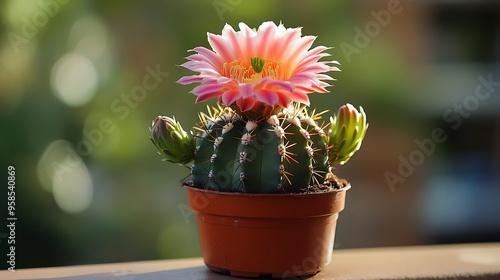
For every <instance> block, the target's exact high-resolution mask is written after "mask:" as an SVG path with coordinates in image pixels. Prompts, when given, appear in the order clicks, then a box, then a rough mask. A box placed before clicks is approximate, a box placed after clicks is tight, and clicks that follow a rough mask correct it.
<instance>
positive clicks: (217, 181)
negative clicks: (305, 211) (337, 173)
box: [164, 104, 367, 193]
mask: <svg viewBox="0 0 500 280" xmlns="http://www.w3.org/2000/svg"><path fill="white" fill-rule="evenodd" d="M346 106H347V107H346ZM347 109H348V110H347ZM323 113H324V112H323ZM323 113H319V114H316V113H314V112H313V113H311V114H309V113H308V112H307V110H306V107H305V106H302V107H299V105H294V106H290V107H288V108H286V109H283V110H281V111H280V112H278V113H277V114H273V115H271V116H269V117H268V118H265V119H259V120H255V119H249V118H248V117H246V116H245V115H240V114H238V113H237V112H235V111H233V110H232V109H231V108H230V107H221V106H219V107H218V108H212V109H210V108H209V110H208V114H203V113H202V114H200V123H199V124H198V125H197V126H196V127H195V129H196V131H197V132H198V133H197V134H196V135H193V136H192V137H193V140H194V142H195V149H194V150H193V154H192V156H186V155H185V154H182V155H175V154H176V151H164V153H165V154H168V155H170V158H172V157H173V158H182V159H188V158H192V159H193V164H192V166H191V175H192V180H193V185H194V187H197V188H203V189H209V190H217V191H225V192H246V193H300V192H305V191H307V188H308V187H310V186H316V187H321V188H324V187H327V188H333V187H335V185H334V184H331V182H332V181H331V180H330V179H331V178H332V176H333V177H334V175H333V174H332V168H331V165H332V164H334V163H337V164H342V163H344V162H346V161H347V160H348V159H349V158H350V157H351V156H352V155H353V154H354V152H355V151H356V150H357V148H359V145H361V140H362V138H363V136H364V133H365V132H366V128H367V125H366V124H365V122H364V120H365V115H364V111H363V110H362V108H361V113H359V112H358V111H357V110H356V109H355V108H354V107H352V105H350V104H348V105H345V106H343V107H341V108H340V110H339V113H338V116H337V117H335V118H334V119H332V122H331V123H329V124H328V125H326V126H325V127H329V131H328V132H327V133H325V131H324V127H322V126H320V125H318V121H320V120H321V115H322V114H323ZM347 113H349V114H348V116H350V117H348V116H347ZM360 124H363V125H360ZM353 126H354V127H353ZM178 127H180V124H179V125H178ZM352 137H354V139H351V138H352ZM337 145H339V146H337ZM181 146H182V145H181ZM181 151H182V152H183V153H184V152H185V150H181ZM172 154H173V155H172Z"/></svg>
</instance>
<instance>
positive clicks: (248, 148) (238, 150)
mask: <svg viewBox="0 0 500 280" xmlns="http://www.w3.org/2000/svg"><path fill="white" fill-rule="evenodd" d="M239 27H240V31H235V30H234V29H233V28H232V27H231V26H229V25H226V26H225V27H224V29H223V30H222V35H215V34H211V33H208V41H209V43H210V45H211V46H212V49H213V50H209V49H207V48H204V47H197V48H194V49H193V50H192V51H193V52H194V54H192V55H190V56H188V57H187V60H188V61H187V62H186V63H184V64H183V65H182V66H183V67H185V68H187V69H190V70H192V71H195V72H198V74H197V75H193V76H186V77H182V78H181V79H180V80H179V81H178V82H179V83H180V84H190V83H200V85H198V86H197V87H195V88H194V89H193V90H192V93H194V94H195V95H196V96H197V99H196V101H197V102H201V101H205V100H207V99H210V98H214V97H217V98H218V104H217V106H215V107H212V108H210V107H209V108H208V111H207V112H206V113H200V114H199V118H200V122H199V123H198V124H197V125H196V126H195V127H194V132H190V133H188V132H186V131H185V130H184V129H183V128H182V126H181V124H180V123H179V122H177V121H176V120H175V118H170V117H165V116H159V117H157V118H156V119H155V120H154V121H153V126H152V129H151V140H152V141H153V143H154V144H155V145H156V147H157V148H158V149H159V151H160V154H161V155H162V156H163V157H164V159H165V160H166V161H170V162H173V163H179V164H183V165H187V166H188V167H189V168H190V170H191V174H190V179H189V180H185V181H184V182H183V185H184V186H185V188H186V190H187V193H188V203H189V205H190V207H191V208H192V209H193V210H194V211H195V212H196V214H197V221H198V230H199V237H200V243H201V249H202V254H203V259H204V261H205V264H206V265H207V266H208V267H209V268H210V269H212V270H214V271H218V272H223V273H227V274H230V275H235V276H247V277H260V276H273V277H282V278H286V277H295V276H300V275H310V274H314V273H317V272H318V271H320V270H321V269H323V268H324V267H325V265H327V264H328V263H329V262H330V258H331V253H332V249H333V241H334V236H335V226H336V221H337V217H338V213H339V212H340V211H341V210H342V209H343V208H344V202H345V193H346V190H348V189H349V188H350V184H349V183H348V182H347V181H346V180H344V179H339V178H338V177H337V176H336V175H335V174H334V173H333V169H332V168H333V166H334V165H335V164H338V165H342V164H344V163H346V162H347V161H348V160H349V158H350V157H351V156H352V155H353V154H354V153H355V152H356V151H357V150H358V149H359V147H360V146H361V142H362V140H363V138H364V136H365V132H366V129H367V128H368V125H367V123H366V116H365V113H364V111H363V109H362V108H361V107H360V109H359V111H358V110H357V109H356V108H355V107H354V106H352V105H350V104H346V105H343V106H341V107H340V109H339V110H338V113H337V114H336V115H335V116H334V117H333V118H332V117H331V118H330V119H329V121H328V122H325V121H322V115H323V114H324V113H325V112H320V113H316V112H315V110H312V111H310V110H309V109H308V106H309V98H308V94H309V93H312V92H319V93H325V92H327V90H326V87H327V86H329V84H328V83H327V82H325V81H327V80H334V79H333V78H331V77H330V76H328V75H326V74H325V73H327V72H333V71H339V69H338V67H336V66H337V65H338V62H336V61H322V60H321V58H323V57H326V56H328V54H327V53H325V52H324V51H326V50H327V49H328V48H326V47H323V46H319V47H315V48H312V49H310V48H311V46H312V44H313V42H314V40H315V37H313V36H302V35H301V29H300V28H285V27H284V26H283V25H282V24H279V25H276V24H275V23H273V22H264V23H262V24H261V25H260V27H259V28H258V30H255V29H251V28H249V27H248V26H247V25H245V24H243V23H240V25H239Z"/></svg>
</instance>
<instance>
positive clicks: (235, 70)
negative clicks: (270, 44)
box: [221, 59, 287, 83]
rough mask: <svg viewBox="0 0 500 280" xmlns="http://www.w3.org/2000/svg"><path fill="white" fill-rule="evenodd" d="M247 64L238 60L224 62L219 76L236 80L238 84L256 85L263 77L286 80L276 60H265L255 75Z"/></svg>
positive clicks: (282, 68) (282, 69)
mask: <svg viewBox="0 0 500 280" xmlns="http://www.w3.org/2000/svg"><path fill="white" fill-rule="evenodd" d="M249 62H250V61H248V62H243V61H242V60H240V59H236V60H233V61H231V62H225V63H224V64H223V65H222V71H221V75H222V76H225V77H228V78H232V79H236V80H238V81H239V82H240V83H257V82H258V81H260V80H261V79H262V78H263V77H271V78H273V79H276V80H285V79H286V78H287V77H285V73H284V72H285V71H284V67H283V65H282V64H281V62H279V61H278V60H276V59H266V60H265V64H264V66H263V67H262V71H261V72H260V73H257V72H256V71H255V70H254V68H253V67H252V65H251V64H250V63H249Z"/></svg>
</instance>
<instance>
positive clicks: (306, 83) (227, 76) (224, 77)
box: [178, 22, 339, 113]
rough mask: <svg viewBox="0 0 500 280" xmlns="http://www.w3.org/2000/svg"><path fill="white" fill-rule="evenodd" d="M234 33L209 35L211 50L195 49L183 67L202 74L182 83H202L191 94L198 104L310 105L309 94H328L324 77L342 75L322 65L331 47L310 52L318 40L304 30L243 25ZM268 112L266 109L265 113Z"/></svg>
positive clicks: (269, 24) (326, 63)
mask: <svg viewBox="0 0 500 280" xmlns="http://www.w3.org/2000/svg"><path fill="white" fill-rule="evenodd" d="M239 27H240V31H235V30H234V29H233V28H232V27H231V26H230V25H228V24H226V26H225V27H224V29H223V30H222V35H216V34H212V33H208V42H209V44H210V46H211V47H212V50H209V49H207V48H204V47H196V48H194V49H193V50H192V51H194V52H196V53H195V54H192V55H190V56H188V57H187V60H188V61H187V62H185V63H184V64H182V65H181V66H183V67H185V68H187V69H189V70H192V71H194V72H199V74H198V75H193V76H185V77H182V78H181V79H179V81H178V83H180V84H183V85H185V84H191V83H200V85H198V86H196V87H195V88H194V89H193V90H192V93H194V94H195V95H196V96H197V99H196V102H201V101H205V100H207V99H210V98H213V97H218V101H219V103H222V104H223V105H225V106H231V107H232V108H234V109H236V110H237V111H239V112H247V111H255V110H258V111H260V112H261V113H262V112H265V113H270V112H271V111H273V110H275V109H278V108H286V107H288V106H289V105H290V102H297V103H302V104H305V105H309V97H308V95H307V94H309V93H312V92H319V93H325V92H328V91H327V90H326V87H327V86H329V84H328V83H327V82H325V80H334V79H333V78H331V77H330V76H328V75H326V74H324V73H326V72H330V71H339V69H338V68H337V67H335V66H331V65H338V64H339V63H338V62H337V61H319V60H320V59H321V58H323V57H326V56H329V54H328V53H325V52H324V51H325V50H327V49H328V48H327V47H324V46H318V47H315V48H313V49H310V48H311V46H312V44H313V42H314V40H315V39H316V37H315V36H302V33H301V28H285V27H284V26H283V24H281V23H280V25H276V24H275V23H274V22H264V23H262V24H261V25H260V26H259V28H258V30H255V29H251V28H249V27H248V26H247V25H246V24H244V23H240V24H239ZM262 108H264V110H262Z"/></svg>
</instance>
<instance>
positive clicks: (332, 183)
mask: <svg viewBox="0 0 500 280" xmlns="http://www.w3.org/2000/svg"><path fill="white" fill-rule="evenodd" d="M325 182H326V183H327V184H318V185H313V186H311V185H309V186H307V187H306V188H302V189H300V192H299V193H327V192H332V191H338V190H341V189H343V188H346V187H348V186H349V185H350V184H349V182H347V181H346V179H344V178H338V177H337V176H335V174H332V173H330V174H329V176H328V179H327V180H325ZM182 185H186V186H189V187H194V184H193V180H184V181H182Z"/></svg>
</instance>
